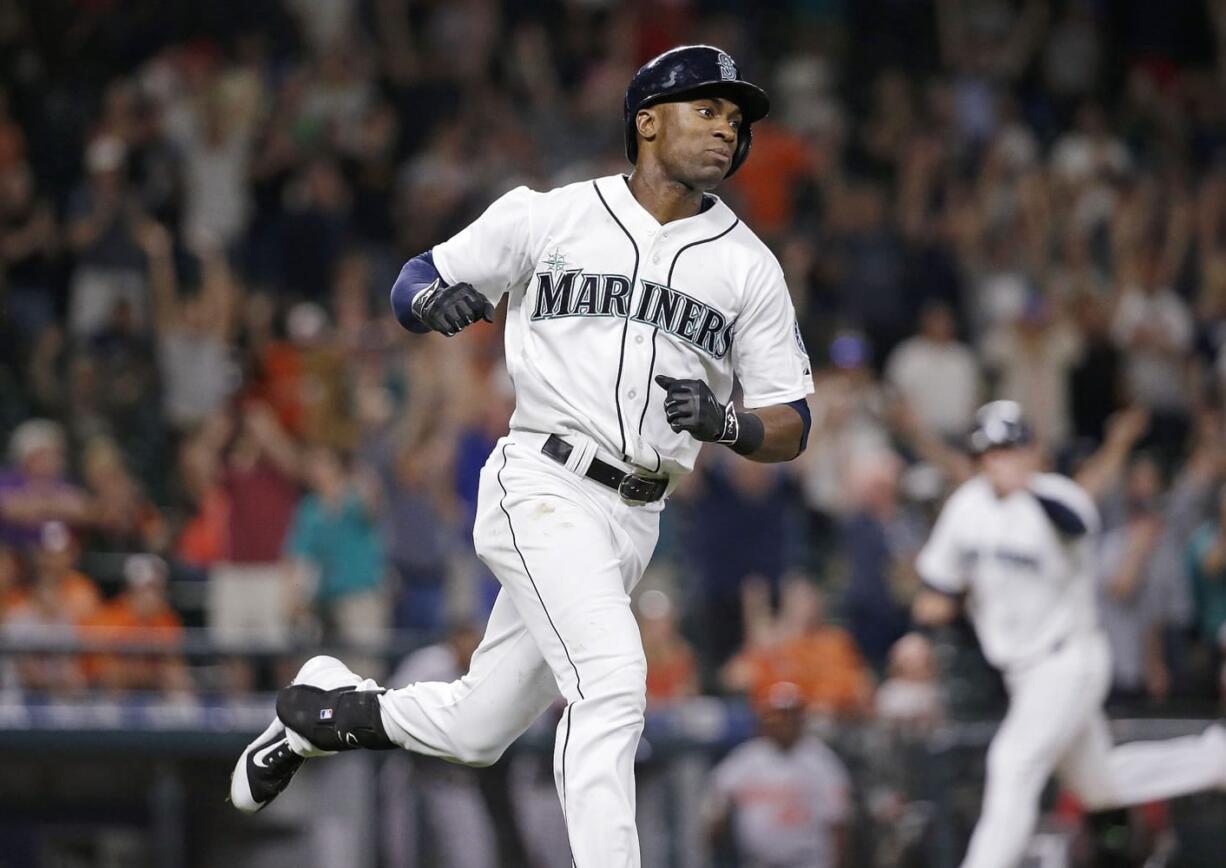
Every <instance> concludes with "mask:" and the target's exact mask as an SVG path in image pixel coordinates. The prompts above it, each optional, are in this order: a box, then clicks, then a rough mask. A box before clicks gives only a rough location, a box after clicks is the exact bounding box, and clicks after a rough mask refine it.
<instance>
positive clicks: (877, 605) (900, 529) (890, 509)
mask: <svg viewBox="0 0 1226 868" xmlns="http://www.w3.org/2000/svg"><path fill="white" fill-rule="evenodd" d="M901 472H902V461H901V460H900V459H899V458H898V456H897V455H895V454H894V453H893V452H888V451H882V452H876V453H871V452H866V453H863V454H861V455H859V456H856V457H855V458H854V460H853V463H852V465H851V468H850V469H849V470H848V474H849V484H848V495H849V502H850V503H851V504H852V505H853V508H854V512H853V513H852V515H851V516H850V517H849V518H848V519H847V520H846V522H845V523H844V525H843V528H842V545H843V546H844V549H845V551H846V552H847V557H848V560H849V561H850V567H851V576H850V580H849V582H848V585H847V591H846V594H845V596H844V599H843V607H844V609H845V611H846V617H847V626H848V629H849V630H850V631H851V634H852V636H854V637H855V640H856V646H857V647H858V648H859V649H860V653H862V654H863V655H864V658H865V659H866V660H867V661H868V662H869V664H870V665H871V666H872V667H873V669H874V670H875V671H877V672H881V671H883V670H884V668H885V663H886V658H887V656H888V655H889V652H890V647H891V646H892V645H893V644H894V643H895V642H896V641H898V639H899V638H901V637H902V635H903V634H904V633H906V632H907V627H908V625H909V623H910V615H909V613H908V608H907V607H908V606H909V605H910V599H911V597H912V596H913V595H914V593H915V590H916V589H917V588H918V577H917V576H916V574H915V566H914V563H913V562H914V559H915V555H916V553H917V552H918V551H919V549H920V546H921V545H922V544H923V541H924V527H923V525H922V524H921V523H919V522H918V521H917V519H916V517H915V516H914V515H913V514H912V513H911V511H910V509H909V508H908V507H907V506H906V504H904V503H903V502H902V499H901V496H900V494H899V491H898V481H899V474H900V473H901Z"/></svg>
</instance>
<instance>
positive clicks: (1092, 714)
mask: <svg viewBox="0 0 1226 868" xmlns="http://www.w3.org/2000/svg"><path fill="white" fill-rule="evenodd" d="M976 423H977V425H976V428H975V430H974V432H973V433H972V435H971V451H972V452H974V453H975V454H976V455H977V456H978V460H979V470H980V472H979V475H978V476H976V477H974V478H973V479H971V480H970V481H968V482H967V483H965V484H964V485H962V486H961V487H960V488H959V489H958V490H957V491H955V492H954V493H953V494H952V495H951V496H950V498H949V501H948V502H947V503H946V504H945V508H944V510H943V511H942V512H941V516H940V518H939V519H938V520H937V523H936V527H935V528H934V529H933V532H932V537H931V538H930V539H929V540H928V543H927V545H926V546H925V547H924V549H923V550H922V551H921V552H920V555H919V560H918V568H919V573H920V576H921V578H922V579H923V581H924V584H925V590H923V591H922V592H921V593H920V595H919V596H918V597H917V598H916V602H915V616H916V620H917V621H919V622H920V623H922V624H929V625H932V624H937V623H942V622H945V621H948V620H950V619H952V618H953V617H954V616H955V614H956V613H957V609H958V606H959V604H964V605H965V607H966V610H967V612H968V614H969V616H970V618H971V620H972V622H973V624H974V626H975V632H976V633H977V634H978V636H979V641H980V644H981V645H982V646H983V652H984V655H985V656H986V657H987V659H988V661H989V662H991V663H992V664H993V665H994V666H996V667H997V668H999V669H1000V670H1002V672H1003V674H1004V678H1005V684H1006V686H1007V688H1008V692H1009V710H1008V713H1007V714H1006V715H1005V719H1004V722H1003V723H1002V724H1001V726H1000V729H999V730H998V731H997V733H996V736H995V738H993V739H992V745H991V747H990V748H989V750H988V762H987V781H986V785H985V792H984V798H983V809H982V812H981V814H980V817H979V822H978V824H977V825H976V827H975V832H974V835H973V836H972V837H971V843H970V848H969V850H968V852H967V855H966V859H965V861H963V863H962V865H963V868H1013V866H1016V865H1017V864H1018V862H1019V861H1020V860H1021V858H1022V856H1023V854H1024V851H1025V849H1026V844H1027V842H1028V841H1029V839H1030V835H1031V833H1032V831H1033V830H1034V826H1035V822H1036V820H1037V817H1038V802H1039V796H1040V794H1041V792H1042V789H1043V785H1044V784H1045V783H1046V781H1047V778H1048V776H1049V775H1051V774H1052V772H1055V773H1057V774H1058V775H1059V776H1060V778H1061V780H1062V781H1063V782H1064V784H1065V785H1067V786H1068V787H1070V788H1071V789H1072V790H1073V792H1075V793H1076V794H1077V796H1078V798H1079V799H1081V801H1082V802H1083V803H1085V805H1086V807H1087V808H1089V809H1090V810H1103V809H1106V808H1113V807H1119V806H1123V805H1131V804H1137V803H1140V802H1147V801H1153V800H1155V799H1165V798H1169V797H1172V796H1178V795H1183V794H1186V793H1192V792H1195V791H1197V790H1206V789H1213V788H1219V789H1226V730H1223V729H1222V727H1220V726H1212V727H1210V728H1209V729H1207V730H1206V731H1205V732H1204V733H1203V734H1202V735H1200V736H1196V737H1191V738H1177V739H1171V740H1169V741H1161V742H1144V743H1133V744H1126V745H1122V746H1118V747H1117V746H1114V745H1113V744H1112V742H1111V735H1110V732H1109V731H1108V727H1107V719H1106V717H1105V716H1104V715H1103V712H1102V710H1101V706H1102V702H1103V699H1104V698H1105V697H1106V695H1107V690H1108V688H1109V686H1110V678H1111V665H1110V659H1109V656H1108V654H1109V652H1108V646H1107V640H1106V638H1105V637H1104V636H1103V634H1102V633H1101V632H1100V631H1099V629H1098V624H1097V616H1096V613H1095V609H1094V564H1093V559H1094V548H1095V545H1096V543H1097V540H1096V536H1097V534H1098V530H1099V527H1098V521H1099V520H1098V514H1097V511H1096V510H1095V508H1094V503H1093V501H1092V500H1091V499H1090V497H1089V495H1087V494H1086V492H1085V491H1083V490H1082V489H1081V488H1080V487H1079V486H1078V485H1077V484H1076V483H1075V482H1073V481H1072V480H1070V479H1068V478H1067V477H1064V476H1059V475H1057V474H1054V473H1040V472H1038V466H1039V451H1038V449H1037V448H1036V447H1035V446H1034V444H1033V443H1032V442H1031V434H1030V430H1029V428H1028V426H1027V424H1026V422H1025V420H1024V419H1023V418H1022V412H1021V408H1020V407H1019V406H1018V405H1017V404H1015V403H1013V402H1012V401H995V402H993V403H990V404H987V405H986V406H984V407H982V408H981V409H980V410H979V411H978V413H977V415H976Z"/></svg>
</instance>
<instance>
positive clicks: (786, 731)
mask: <svg viewBox="0 0 1226 868" xmlns="http://www.w3.org/2000/svg"><path fill="white" fill-rule="evenodd" d="M757 711H758V717H759V735H758V737H757V738H754V739H751V740H749V741H747V742H744V743H743V744H741V745H739V746H738V747H736V748H735V749H734V750H733V751H732V752H731V753H729V754H728V756H727V757H725V758H724V759H723V761H722V762H720V764H719V765H718V766H716V767H715V769H714V770H713V771H712V773H711V783H710V789H709V791H708V801H707V805H706V814H707V823H708V829H709V832H710V835H711V838H712V842H713V844H714V845H715V846H716V847H718V846H720V843H721V842H722V841H724V840H726V839H727V837H728V836H729V835H731V837H732V839H733V840H734V841H735V847H736V851H737V855H738V856H739V857H740V860H741V861H740V863H739V864H740V865H743V866H745V868H846V866H847V864H848V863H847V852H848V851H847V821H848V818H849V816H850V814H851V799H850V789H851V784H850V778H849V777H848V774H847V769H846V768H844V766H843V763H842V761H841V760H840V759H839V758H838V756H837V755H836V754H835V752H834V751H832V750H831V749H830V748H828V747H827V746H826V745H825V744H823V743H822V741H821V739H819V738H818V737H817V736H815V735H812V734H808V733H806V732H805V697H804V695H803V693H802V692H801V690H800V688H799V687H797V686H796V685H795V684H792V683H790V682H787V681H781V682H778V683H776V684H774V685H772V686H771V688H770V689H769V690H767V691H766V692H765V693H764V695H763V696H762V697H761V698H760V699H759V700H758V702H757Z"/></svg>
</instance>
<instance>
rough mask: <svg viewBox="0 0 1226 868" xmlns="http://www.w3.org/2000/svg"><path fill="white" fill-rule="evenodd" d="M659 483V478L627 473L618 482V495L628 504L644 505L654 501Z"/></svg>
mask: <svg viewBox="0 0 1226 868" xmlns="http://www.w3.org/2000/svg"><path fill="white" fill-rule="evenodd" d="M658 483H659V480H658V479H649V478H648V477H646V476H636V475H635V474H633V473H627V474H626V475H625V476H623V477H622V478H621V482H619V483H617V496H618V497H620V498H621V499H622V503H624V504H626V505H627V506H642V505H643V504H646V503H651V502H652V500H653V499H654V498H653V497H652V495H653V494H654V493H655V491H656V485H657V484H658Z"/></svg>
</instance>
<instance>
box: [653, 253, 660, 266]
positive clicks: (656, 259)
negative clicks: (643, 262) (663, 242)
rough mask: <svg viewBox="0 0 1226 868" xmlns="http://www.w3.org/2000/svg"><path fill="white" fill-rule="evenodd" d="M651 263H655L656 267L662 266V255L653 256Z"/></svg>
mask: <svg viewBox="0 0 1226 868" xmlns="http://www.w3.org/2000/svg"><path fill="white" fill-rule="evenodd" d="M651 261H652V262H653V263H655V264H656V265H659V264H660V254H658V253H653V254H651Z"/></svg>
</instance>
